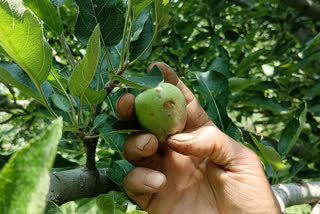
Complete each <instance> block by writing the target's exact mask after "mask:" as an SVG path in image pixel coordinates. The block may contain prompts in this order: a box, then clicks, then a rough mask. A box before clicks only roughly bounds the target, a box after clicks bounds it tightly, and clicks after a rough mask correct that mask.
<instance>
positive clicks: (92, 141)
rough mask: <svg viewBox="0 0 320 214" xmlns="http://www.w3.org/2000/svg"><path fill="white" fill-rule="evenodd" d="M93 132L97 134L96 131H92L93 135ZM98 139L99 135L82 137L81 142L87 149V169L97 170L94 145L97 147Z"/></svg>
mask: <svg viewBox="0 0 320 214" xmlns="http://www.w3.org/2000/svg"><path fill="white" fill-rule="evenodd" d="M94 134H97V133H96V132H94V133H93V135H94ZM98 140H99V137H96V138H85V139H83V144H84V145H85V147H86V149H87V152H86V153H87V156H86V158H87V161H86V167H87V169H88V170H93V171H95V170H97V168H96V161H95V157H96V147H97V142H98Z"/></svg>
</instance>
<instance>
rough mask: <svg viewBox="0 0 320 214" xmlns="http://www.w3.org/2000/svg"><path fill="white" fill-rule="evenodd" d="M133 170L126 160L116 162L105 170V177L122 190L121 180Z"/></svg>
mask: <svg viewBox="0 0 320 214" xmlns="http://www.w3.org/2000/svg"><path fill="white" fill-rule="evenodd" d="M133 169H134V166H133V165H132V164H131V163H129V162H128V161H127V160H117V161H114V162H112V164H111V166H110V168H108V169H107V177H108V178H109V179H110V180H111V181H113V182H114V183H115V184H117V185H118V186H119V187H120V189H121V190H123V179H124V177H125V176H126V175H127V174H128V173H129V172H130V171H131V170H133Z"/></svg>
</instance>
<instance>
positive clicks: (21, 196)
mask: <svg viewBox="0 0 320 214" xmlns="http://www.w3.org/2000/svg"><path fill="white" fill-rule="evenodd" d="M61 135H62V120H61V119H57V120H55V121H54V122H53V123H52V124H51V125H50V126H49V127H48V128H47V129H46V130H45V131H44V133H43V134H42V135H41V136H40V137H39V138H36V139H35V140H33V141H32V142H31V143H30V144H28V145H27V146H25V147H24V148H23V149H21V150H19V151H18V152H16V153H15V154H14V155H13V156H12V157H11V158H10V160H9V162H8V163H7V164H6V165H5V166H4V167H3V168H2V170H1V172H0V213H19V214H23V213H30V214H34V213H42V212H43V211H44V209H45V205H46V195H47V192H48V190H49V171H50V168H51V167H52V164H53V161H54V158H55V155H56V151H57V146H58V143H59V140H60V137H61ZM26 166H27V167H26Z"/></svg>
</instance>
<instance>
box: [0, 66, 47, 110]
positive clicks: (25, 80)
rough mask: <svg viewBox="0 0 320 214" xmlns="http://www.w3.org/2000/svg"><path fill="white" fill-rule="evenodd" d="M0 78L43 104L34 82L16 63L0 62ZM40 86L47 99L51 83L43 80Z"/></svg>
mask: <svg viewBox="0 0 320 214" xmlns="http://www.w3.org/2000/svg"><path fill="white" fill-rule="evenodd" d="M0 80H1V81H2V82H6V83H8V84H11V85H12V86H14V87H16V88H17V89H19V90H20V91H21V92H22V93H24V94H25V95H27V96H30V97H32V98H33V99H35V100H37V101H38V102H40V103H42V104H44V103H43V100H42V99H41V97H40V95H39V92H38V89H37V87H36V86H35V84H34V83H33V82H32V80H31V79H30V77H29V76H28V75H26V73H24V72H23V71H22V69H21V68H20V67H19V66H18V65H17V64H14V63H7V62H0ZM41 88H42V90H43V91H44V94H45V97H46V98H47V99H48V98H49V96H50V94H51V92H52V87H51V85H50V84H49V83H48V82H47V81H45V82H44V83H43V84H42V85H41Z"/></svg>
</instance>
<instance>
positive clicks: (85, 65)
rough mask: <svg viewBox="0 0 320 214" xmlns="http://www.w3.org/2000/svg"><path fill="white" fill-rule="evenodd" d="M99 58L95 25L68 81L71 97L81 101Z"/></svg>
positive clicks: (97, 27)
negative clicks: (85, 50)
mask: <svg viewBox="0 0 320 214" xmlns="http://www.w3.org/2000/svg"><path fill="white" fill-rule="evenodd" d="M99 56H100V28H99V25H97V26H96V27H95V29H94V31H93V33H92V36H91V37H90V39H89V43H88V47H87V52H86V55H85V56H84V58H83V59H82V60H81V62H79V64H77V66H76V67H75V69H74V70H73V72H72V74H71V77H70V79H69V89H70V92H71V94H72V95H73V96H77V97H80V99H82V97H83V95H84V94H85V92H86V90H87V89H88V87H89V85H90V82H91V80H92V79H93V77H94V74H95V72H96V69H97V65H98V62H99Z"/></svg>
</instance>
